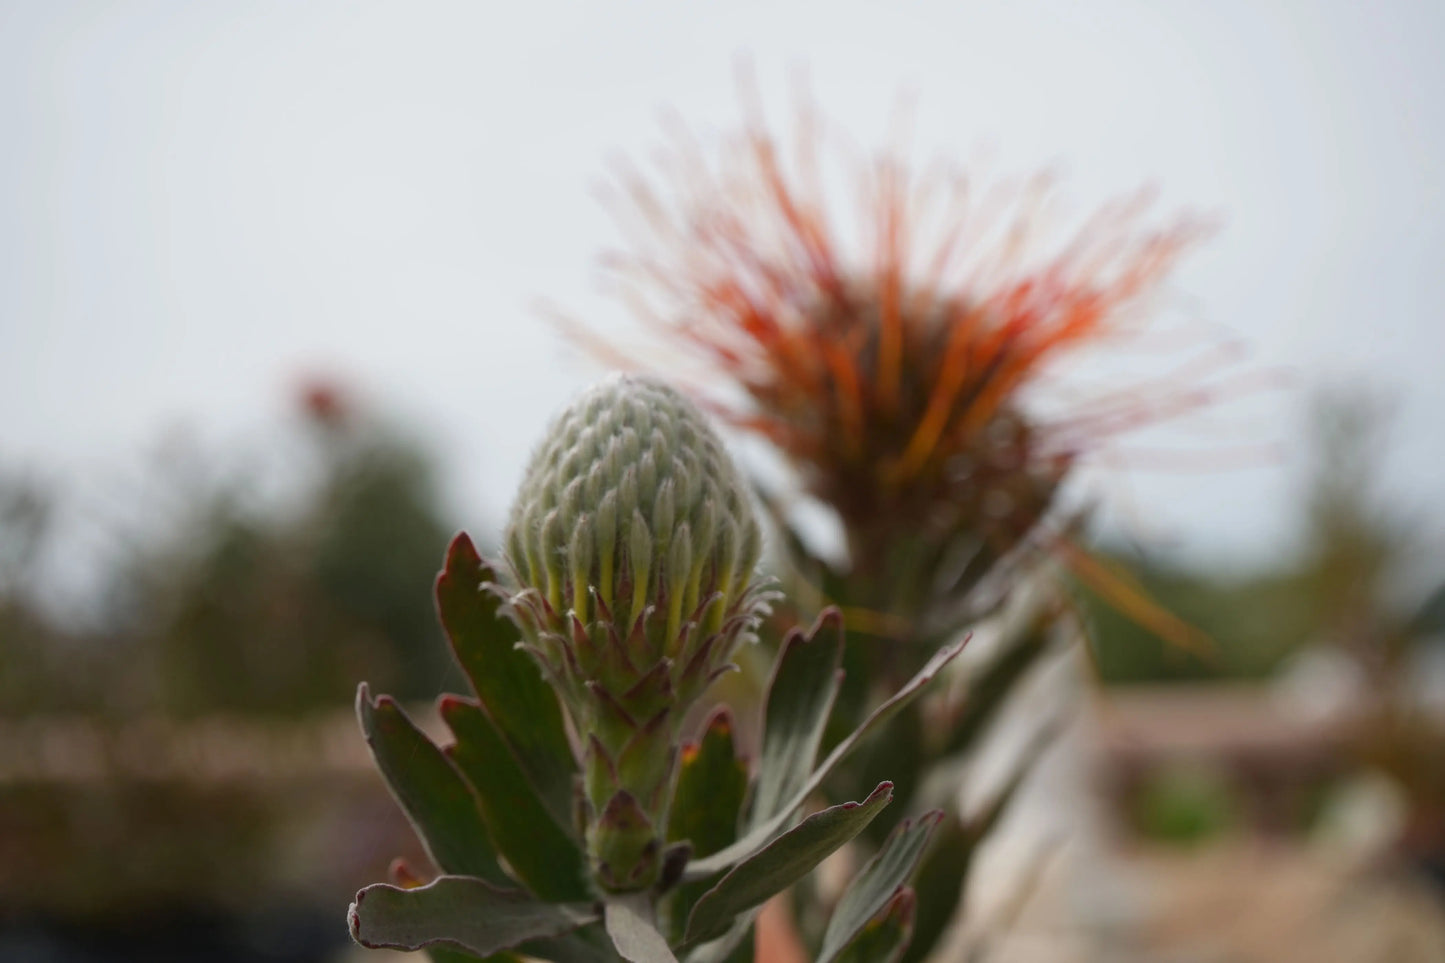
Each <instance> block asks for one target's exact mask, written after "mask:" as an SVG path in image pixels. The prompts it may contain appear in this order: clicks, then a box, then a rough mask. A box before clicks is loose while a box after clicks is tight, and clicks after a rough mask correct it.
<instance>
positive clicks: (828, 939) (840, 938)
mask: <svg viewBox="0 0 1445 963" xmlns="http://www.w3.org/2000/svg"><path fill="white" fill-rule="evenodd" d="M942 821H943V813H942V812H940V811H937V810H935V811H934V812H931V813H925V814H924V815H922V816H920V817H919V818H918V820H917V821H916V822H915V821H912V820H907V819H905V820H904V821H903V822H901V823H899V824H898V828H896V829H895V830H893V833H892V834H891V835H890V836H889V837H888V841H887V842H885V843H884V844H883V848H882V849H880V850H879V851H878V852H877V853H876V854H875V855H874V856H873V858H872V859H870V860H869V861H868V862H867V864H866V865H864V867H863V868H862V869H861V870H859V871H858V875H857V876H855V877H854V878H853V881H852V882H851V883H849V884H848V888H847V889H846V890H845V891H844V892H843V896H842V898H841V899H840V900H839V901H838V906H837V908H836V909H834V910H833V916H832V918H830V919H829V920H828V929H827V930H826V931H825V932H824V933H823V948H822V949H821V950H820V951H819V952H818V961H817V963H833V961H834V960H836V959H837V958H838V956H839V955H840V954H841V953H842V952H843V950H844V949H845V948H846V947H847V946H848V945H849V944H850V943H852V942H853V940H854V939H855V938H856V937H857V936H858V935H859V934H860V933H862V932H863V929H864V928H865V927H866V926H867V925H868V924H869V922H870V921H872V919H873V918H874V917H875V916H877V915H878V914H879V913H880V912H881V911H882V910H883V907H884V906H886V905H887V904H888V902H889V900H891V899H892V898H893V896H894V894H895V893H897V892H898V888H899V887H900V886H902V885H903V884H904V883H906V882H908V878H909V877H910V876H912V875H913V871H914V869H915V868H916V867H917V866H918V861H919V860H920V859H921V858H922V857H923V852H924V850H925V849H926V848H927V846H928V840H929V837H931V836H932V835H933V830H934V829H936V828H937V827H938V824H939V823H940V822H942Z"/></svg>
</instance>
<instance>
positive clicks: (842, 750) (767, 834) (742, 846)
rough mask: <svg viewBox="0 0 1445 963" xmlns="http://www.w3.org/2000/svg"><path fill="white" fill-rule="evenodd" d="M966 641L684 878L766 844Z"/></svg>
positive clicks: (945, 651) (940, 654)
mask: <svg viewBox="0 0 1445 963" xmlns="http://www.w3.org/2000/svg"><path fill="white" fill-rule="evenodd" d="M967 642H968V639H966V638H965V639H960V640H959V641H957V642H955V643H953V644H952V645H948V646H945V647H943V648H942V649H939V650H938V651H937V652H935V653H934V654H933V658H931V659H929V660H928V663H927V664H926V665H924V667H923V668H922V669H920V670H919V671H918V674H917V675H915V676H914V677H913V678H912V679H909V680H908V682H907V683H906V684H905V685H904V686H903V688H901V689H899V690H898V691H897V692H895V693H894V694H893V697H892V698H891V699H889V700H888V701H887V702H885V703H883V704H882V705H881V706H879V707H878V708H877V709H875V710H873V714H872V715H870V716H869V717H868V718H867V719H865V720H864V721H863V725H861V726H859V727H858V728H857V729H855V730H853V732H851V733H849V734H848V736H847V737H845V738H844V739H843V741H842V742H840V743H838V745H837V746H835V747H834V748H833V751H832V752H830V753H828V757H827V758H826V759H824V760H823V762H822V763H821V764H820V765H819V766H818V768H817V769H816V770H814V771H813V774H812V775H811V776H809V777H808V780H807V782H805V783H803V785H802V787H801V788H800V789H799V790H798V791H797V793H795V794H794V796H793V798H792V799H790V800H789V801H788V802H787V803H785V804H784V805H783V806H782V807H781V808H780V809H779V810H778V812H777V813H776V814H775V815H774V816H773V817H772V818H770V819H768V820H767V821H766V822H763V823H761V824H759V825H757V826H755V827H753V828H752V829H751V830H750V831H748V832H747V833H746V834H744V835H743V837H742V838H741V839H739V840H738V841H737V842H735V843H733V844H732V845H731V846H728V847H726V848H724V849H721V850H719V851H718V852H716V853H713V854H712V855H711V856H708V857H707V858H705V859H700V860H695V861H693V862H692V863H689V864H688V867H687V872H686V874H685V878H686V879H700V878H703V877H706V876H711V875H713V874H715V873H718V872H721V871H722V870H725V869H727V868H728V867H729V866H732V865H733V864H735V863H737V862H739V861H740V860H742V859H745V858H746V857H748V856H749V855H750V854H752V853H755V852H757V851H758V850H759V849H760V848H761V847H762V846H764V845H766V844H767V842H768V840H770V839H772V838H773V837H774V836H775V835H777V833H778V831H779V830H781V829H782V828H783V826H784V825H785V824H786V823H787V820H788V818H789V816H790V815H791V814H792V813H793V811H794V810H796V809H797V808H798V807H800V806H802V805H803V804H804V803H805V802H807V800H808V797H809V796H810V795H812V794H813V793H814V792H816V791H817V789H818V787H819V786H821V785H822V784H823V780H824V779H826V778H828V775H829V774H830V773H831V772H832V771H833V769H834V768H835V767H836V766H837V765H838V763H840V762H842V761H843V759H845V758H846V757H847V756H848V754H849V753H850V752H852V751H853V750H854V749H855V748H856V747H857V746H858V743H859V742H861V741H862V739H863V738H864V737H865V736H866V735H868V734H869V733H870V732H872V731H873V730H874V729H876V728H877V727H878V726H880V725H882V724H883V723H884V722H887V721H888V720H889V719H891V718H893V716H894V715H896V714H897V713H898V711H899V710H901V709H902V708H903V707H905V706H906V705H908V704H909V703H910V702H912V701H913V700H914V699H916V698H917V697H918V694H919V693H920V692H921V691H922V690H923V687H924V686H926V685H927V684H928V683H929V682H931V681H933V677H934V676H936V675H937V674H938V673H939V670H941V669H942V668H943V667H944V666H945V665H947V664H948V663H949V661H950V660H952V659H953V658H954V657H955V656H956V655H958V653H960V652H962V651H963V647H964V645H966V644H967Z"/></svg>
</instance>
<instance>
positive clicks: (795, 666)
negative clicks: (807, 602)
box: [750, 608, 843, 826]
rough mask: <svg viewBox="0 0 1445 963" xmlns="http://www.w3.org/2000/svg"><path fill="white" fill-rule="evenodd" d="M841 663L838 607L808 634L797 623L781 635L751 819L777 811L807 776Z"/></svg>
mask: <svg viewBox="0 0 1445 963" xmlns="http://www.w3.org/2000/svg"><path fill="white" fill-rule="evenodd" d="M825 629H826V630H827V632H826V634H825V636H824V637H823V638H819V637H818V636H819V634H820V633H823V632H824V630H825ZM842 663H843V616H842V614H841V613H840V612H839V611H838V610H837V609H835V608H829V609H827V610H825V611H824V612H823V614H822V615H819V616H818V620H817V621H816V622H814V623H813V627H812V628H810V629H809V630H808V631H807V633H806V634H805V633H804V632H802V631H801V630H800V629H796V628H795V629H793V630H792V631H791V632H789V633H788V635H787V637H786V638H784V639H783V646H782V651H781V652H779V654H778V660H777V662H776V663H775V665H774V668H773V678H772V681H771V682H770V683H769V684H768V698H767V708H766V711H765V715H764V719H765V726H764V729H763V749H762V754H761V756H760V757H759V762H760V764H759V766H758V781H757V786H756V788H755V789H754V792H753V806H752V815H751V819H750V824H751V825H753V826H757V825H759V824H761V823H763V822H766V821H767V820H768V819H770V818H771V817H773V816H776V815H777V814H778V811H779V810H780V809H781V807H782V806H783V805H784V804H785V803H786V802H787V801H788V800H790V799H791V798H792V797H793V796H794V795H795V794H796V793H797V792H798V790H799V789H800V788H801V787H802V785H803V783H805V782H807V780H808V774H809V773H811V772H812V771H813V763H815V762H816V761H817V758H818V746H819V745H820V744H821V743H822V741H823V729H824V727H825V726H826V725H827V723H828V713H829V712H830V711H831V710H832V708H833V702H834V700H835V699H836V698H837V697H838V686H839V684H840V682H841V679H840V676H839V672H840V666H841V665H842Z"/></svg>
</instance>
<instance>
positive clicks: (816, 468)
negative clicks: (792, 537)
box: [582, 109, 1200, 609]
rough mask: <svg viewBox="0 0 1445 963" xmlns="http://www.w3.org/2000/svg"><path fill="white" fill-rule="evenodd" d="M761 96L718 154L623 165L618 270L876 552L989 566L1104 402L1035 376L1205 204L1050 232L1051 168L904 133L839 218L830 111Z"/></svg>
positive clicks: (1107, 312) (1087, 331)
mask: <svg viewBox="0 0 1445 963" xmlns="http://www.w3.org/2000/svg"><path fill="white" fill-rule="evenodd" d="M759 117H760V112H758V111H754V112H752V114H751V118H752V119H751V120H750V121H749V122H748V124H747V126H746V127H745V129H744V130H743V131H742V133H741V136H740V137H738V138H736V139H734V140H732V141H729V142H728V144H727V146H726V147H725V149H724V150H723V151H722V152H721V153H720V154H719V156H717V157H716V159H710V158H708V157H707V156H706V154H705V152H704V151H703V150H702V149H701V148H700V147H699V146H698V145H697V144H696V142H695V141H693V140H692V139H691V138H690V137H689V136H688V135H687V134H685V133H677V134H676V135H675V137H674V139H673V141H672V147H671V149H670V150H668V151H666V152H665V153H664V154H663V155H662V157H661V159H660V163H659V165H658V167H659V171H660V177H652V178H649V177H648V176H646V175H644V174H643V173H641V172H639V171H637V170H635V169H630V168H629V169H625V170H624V171H623V172H622V173H621V175H620V177H619V185H620V186H621V188H622V192H621V193H620V194H619V195H616V196H615V197H614V198H613V199H614V201H615V202H616V203H614V204H613V208H614V212H615V214H616V216H617V218H618V221H619V223H620V225H621V227H622V228H623V230H624V232H625V236H626V242H627V246H626V248H625V249H624V250H622V251H619V252H615V253H614V254H613V255H611V256H610V258H609V261H608V265H609V268H610V270H611V272H612V274H611V276H612V277H613V278H614V279H615V280H616V281H617V282H618V283H619V290H620V293H621V294H622V296H623V297H624V298H625V299H626V301H627V303H628V304H629V306H630V307H632V308H633V309H634V311H635V312H636V313H637V314H638V315H639V317H640V318H641V319H642V321H643V322H644V323H645V324H646V325H648V326H649V327H650V329H651V330H652V331H653V332H655V334H656V335H657V336H658V337H659V338H660V339H661V340H662V341H663V342H664V343H665V344H667V345H668V346H669V348H670V350H671V351H672V352H674V358H673V359H671V360H670V361H669V366H670V367H671V368H672V369H674V370H679V369H680V365H679V364H678V361H680V360H682V359H681V358H677V357H676V353H680V354H681V355H682V356H685V357H686V358H687V359H688V360H691V361H693V362H696V363H698V364H699V365H700V367H701V368H702V369H703V371H704V372H705V373H704V374H703V375H702V377H701V378H700V379H699V381H700V384H701V385H702V386H704V387H705V388H707V389H714V388H716V387H717V385H718V382H722V383H723V384H724V385H725V386H726V385H730V386H731V387H732V389H733V390H731V391H730V392H729V391H726V390H725V391H724V392H723V393H724V394H726V395H727V397H726V399H725V400H717V401H716V402H715V405H716V407H718V408H719V410H720V411H721V412H722V413H723V414H724V415H725V416H726V417H727V418H728V419H729V420H730V421H731V422H732V423H734V424H735V425H737V426H740V427H742V428H744V429H747V430H750V431H753V432H756V433H758V434H760V435H762V436H764V437H765V438H767V439H768V440H770V441H771V442H772V443H773V444H774V445H775V446H777V448H778V449H779V450H780V451H781V452H782V453H783V454H784V455H785V456H786V457H787V459H788V460H789V461H790V462H791V464H792V465H793V466H794V467H795V468H796V470H797V471H798V473H799V476H800V478H801V480H802V483H803V484H804V486H805V487H806V488H807V489H808V491H809V492H810V493H811V494H812V495H814V496H816V497H817V498H819V499H821V500H822V501H824V502H826V503H827V504H828V505H830V506H832V507H833V508H834V509H835V510H836V511H837V513H838V514H839V516H840V518H841V520H842V522H843V527H844V529H845V531H846V532H847V535H848V540H849V549H850V554H851V555H852V561H853V565H854V567H855V568H857V567H858V566H859V565H863V566H864V567H865V568H867V567H870V560H871V563H872V566H871V567H876V568H877V569H878V570H880V571H882V572H886V573H888V575H889V579H888V580H889V581H893V582H897V581H899V579H898V578H895V577H893V576H896V575H899V574H900V573H901V577H902V580H903V581H905V582H911V583H913V584H915V585H923V584H928V585H933V583H935V582H937V581H938V580H939V578H940V577H942V581H943V582H945V583H947V582H950V581H951V580H953V576H941V574H940V573H941V572H943V571H944V570H948V569H950V567H952V568H953V569H959V573H956V574H961V573H962V572H963V571H964V570H972V571H973V574H974V575H977V574H980V573H982V572H983V571H984V570H986V569H987V568H989V567H990V566H991V564H992V562H993V561H995V560H997V559H998V558H999V557H1001V556H1002V555H1003V554H1005V553H1006V552H1008V551H1009V550H1010V549H1011V548H1013V547H1014V546H1016V545H1017V544H1018V543H1019V542H1020V541H1021V540H1022V539H1023V538H1024V537H1025V536H1026V535H1027V534H1028V533H1029V532H1030V531H1032V530H1033V529H1034V528H1035V526H1036V524H1037V523H1038V521H1039V520H1040V518H1042V517H1043V515H1044V514H1045V512H1046V511H1047V510H1048V508H1049V506H1050V505H1051V504H1052V502H1053V500H1054V496H1055V494H1056V492H1057V489H1058V486H1059V484H1060V482H1061V480H1062V479H1063V478H1064V476H1065V475H1066V474H1067V472H1068V470H1069V468H1070V467H1071V466H1072V464H1073V462H1074V459H1075V457H1076V456H1077V454H1078V453H1079V450H1080V440H1081V438H1084V437H1087V432H1084V433H1082V434H1081V433H1080V432H1079V431H1077V430H1075V429H1077V428H1078V426H1079V425H1080V424H1081V423H1083V422H1084V419H1085V413H1083V412H1077V413H1070V417H1069V421H1070V424H1069V425H1067V426H1066V425H1062V424H1057V423H1054V422H1046V421H1045V420H1043V419H1041V418H1039V417H1037V416H1036V415H1034V414H1032V413H1031V411H1030V410H1029V408H1028V406H1027V404H1026V401H1027V398H1028V396H1029V394H1030V392H1031V389H1032V388H1034V387H1035V386H1036V385H1037V384H1038V383H1040V382H1041V381H1042V380H1043V379H1045V377H1046V374H1047V372H1048V370H1049V366H1050V363H1051V362H1053V361H1054V360H1055V359H1056V358H1058V357H1060V356H1062V355H1065V354H1066V353H1069V352H1072V351H1075V350H1077V349H1079V348H1082V347H1085V346H1088V345H1091V344H1093V343H1095V342H1099V341H1101V340H1102V339H1104V338H1106V337H1108V336H1110V335H1113V334H1117V333H1120V332H1122V331H1124V330H1125V329H1127V328H1128V327H1129V325H1130V324H1131V323H1132V322H1131V319H1135V318H1137V317H1139V316H1140V313H1141V312H1140V309H1141V308H1142V307H1143V306H1144V305H1145V303H1146V299H1147V297H1148V295H1149V294H1150V293H1151V292H1153V291H1154V290H1155V289H1156V288H1157V287H1158V285H1159V282H1160V281H1161V280H1162V279H1163V278H1164V276H1165V275H1166V274H1167V273H1168V271H1169V269H1170V268H1171V267H1172V266H1173V265H1174V263H1175V261H1176V259H1177V258H1178V256H1179V254H1180V253H1181V251H1183V250H1184V249H1185V248H1186V247H1187V246H1188V245H1189V244H1190V242H1191V241H1193V240H1194V239H1195V238H1196V237H1197V236H1198V234H1199V233H1200V225H1199V224H1197V223H1195V222H1193V221H1190V220H1187V219H1178V220H1174V221H1172V222H1169V223H1165V224H1163V225H1162V226H1149V225H1148V224H1147V223H1146V222H1145V220H1144V215H1145V213H1146V211H1147V207H1148V204H1147V199H1146V198H1145V197H1144V196H1143V195H1140V196H1138V197H1134V198H1130V199H1128V200H1126V201H1122V202H1119V203H1115V204H1112V205H1109V206H1107V207H1106V208H1104V209H1103V210H1101V211H1099V212H1098V213H1097V214H1096V215H1095V216H1093V217H1091V218H1089V219H1087V220H1086V221H1085V222H1083V223H1082V225H1081V226H1079V227H1078V228H1077V229H1076V230H1074V231H1072V232H1071V233H1069V234H1067V235H1066V236H1065V237H1063V239H1062V240H1061V241H1059V242H1058V243H1055V244H1053V245H1049V244H1047V243H1046V242H1045V241H1044V240H1043V239H1042V238H1041V237H1040V235H1041V233H1043V232H1042V231H1041V227H1042V225H1043V222H1044V220H1045V216H1046V214H1047V212H1048V206H1047V204H1046V203H1045V202H1046V200H1047V197H1048V189H1047V188H1048V184H1047V179H1045V178H1038V179H1035V180H1034V181H1032V182H1029V183H1028V184H1025V185H1024V186H1022V187H1019V188H1015V189H1010V188H1007V187H1003V186H996V187H992V188H981V187H978V186H977V185H975V184H974V182H973V181H972V180H971V179H970V178H969V177H967V176H965V175H963V174H961V173H957V172H951V171H948V170H944V169H930V170H928V171H924V172H922V173H920V172H916V171H914V170H912V169H910V167H909V166H908V165H907V164H906V163H905V162H904V161H903V160H902V159H901V158H900V157H899V156H897V155H896V154H895V153H891V152H885V153H882V154H880V155H878V156H876V157H875V158H873V159H872V160H870V161H865V162H862V163H858V164H856V165H855V169H854V171H853V173H852V175H851V179H850V181H849V186H850V189H851V193H852V195H853V198H854V199H855V200H856V201H857V214H856V216H855V217H854V218H852V219H851V220H839V219H837V218H835V216H834V215H835V211H834V209H833V207H832V206H831V205H830V204H829V202H828V199H827V197H826V193H827V192H826V191H825V190H824V186H825V182H827V181H828V180H829V177H830V176H831V174H832V173H833V170H832V168H831V167H825V166H824V165H823V164H821V163H820V161H819V150H818V148H819V146H820V144H821V142H822V138H821V137H820V135H819V133H818V125H817V124H816V122H815V120H814V117H813V114H812V112H811V111H810V110H806V109H805V110H803V111H802V112H800V118H799V121H798V124H797V132H796V133H797V136H796V139H795V141H794V144H793V146H792V149H791V150H788V149H786V148H785V147H784V146H783V144H781V143H780V141H779V139H778V138H777V137H776V136H775V135H774V134H773V133H772V132H771V131H770V130H769V129H768V128H767V127H766V126H765V125H764V124H763V122H762V121H761V120H760V119H758V118H759ZM582 336H583V337H584V338H586V339H587V340H588V341H589V342H590V344H591V346H592V347H593V349H594V350H596V351H597V352H598V353H599V354H602V355H604V356H606V357H607V358H609V360H611V361H613V362H614V363H617V364H619V365H621V366H623V367H636V365H637V363H636V361H635V360H634V356H631V355H629V356H624V355H623V354H622V353H621V352H618V351H616V350H615V349H614V348H612V347H610V346H609V345H607V344H605V343H603V342H601V341H600V339H598V338H596V337H595V336H592V335H589V334H587V333H586V332H582ZM683 376H684V377H686V375H683ZM712 393H713V394H714V395H715V396H716V395H717V393H716V392H715V391H713V392H712ZM1096 402H1097V403H1096V405H1095V406H1093V407H1092V408H1091V411H1090V412H1088V413H1087V418H1089V419H1094V418H1097V420H1096V421H1094V422H1093V427H1094V428H1096V429H1098V428H1099V427H1100V426H1103V429H1104V430H1107V426H1108V425H1110V424H1114V425H1122V424H1125V423H1128V422H1130V421H1132V420H1135V419H1136V417H1137V416H1138V414H1139V407H1138V400H1137V399H1136V401H1135V404H1134V407H1133V408H1132V409H1131V405H1130V400H1129V399H1128V397H1127V393H1124V394H1112V393H1111V395H1110V397H1108V398H1105V399H1096ZM1126 412H1127V414H1126ZM1075 415H1078V416H1079V417H1075ZM899 533H908V536H907V541H908V544H907V545H906V546H903V547H902V548H901V549H900V546H899ZM895 550H900V551H902V552H903V553H904V554H906V556H907V558H906V559H905V558H901V557H899V556H898V552H897V551H895ZM970 559H971V560H972V561H971V562H970V561H969V560H970ZM950 560H952V561H950ZM960 567H961V568H960ZM920 577H921V578H922V580H921V582H920ZM971 577H972V576H970V577H969V578H971ZM901 587H902V586H900V588H901ZM934 587H937V588H942V589H944V590H947V591H952V590H953V589H956V588H957V587H958V586H957V584H952V585H942V586H934ZM907 591H911V590H907ZM929 591H932V590H931V589H930V590H929ZM878 601H882V600H878ZM891 601H892V602H894V603H897V604H898V605H899V606H901V607H902V608H905V609H907V608H916V607H917V606H916V605H914V604H909V603H908V602H907V601H906V600H899V599H893V600H891ZM914 602H921V600H920V599H915V600H914Z"/></svg>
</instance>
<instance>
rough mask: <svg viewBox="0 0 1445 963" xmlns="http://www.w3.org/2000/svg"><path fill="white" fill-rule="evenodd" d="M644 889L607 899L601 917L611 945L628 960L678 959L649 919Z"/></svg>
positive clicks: (667, 962)
mask: <svg viewBox="0 0 1445 963" xmlns="http://www.w3.org/2000/svg"><path fill="white" fill-rule="evenodd" d="M652 915H653V913H652V904H651V902H650V896H649V894H647V893H629V894H626V895H620V896H613V897H610V898H609V899H608V900H607V905H606V908H605V910H604V916H603V918H604V919H605V920H606V925H607V935H608V936H610V937H612V945H613V946H614V947H616V948H617V952H618V954H619V955H621V957H622V958H623V959H624V960H627V961H629V963H677V957H675V956H673V955H672V950H671V949H669V948H668V945H667V940H666V939H665V938H663V935H662V934H661V933H660V932H658V929H657V926H656V925H655V924H654V923H653V922H652Z"/></svg>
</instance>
